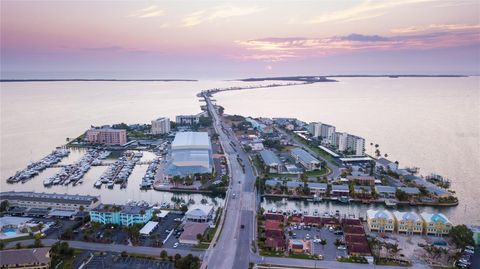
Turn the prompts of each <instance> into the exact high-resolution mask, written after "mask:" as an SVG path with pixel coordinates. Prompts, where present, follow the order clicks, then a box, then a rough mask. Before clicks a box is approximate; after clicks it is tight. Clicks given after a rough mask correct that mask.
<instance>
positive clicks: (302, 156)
mask: <svg viewBox="0 0 480 269" xmlns="http://www.w3.org/2000/svg"><path fill="white" fill-rule="evenodd" d="M290 154H291V155H292V157H293V159H294V160H295V161H296V162H297V163H300V164H301V165H302V166H303V167H304V168H305V170H307V171H312V170H315V169H318V168H320V161H319V160H317V159H316V158H315V157H313V156H312V155H311V154H310V153H308V152H306V151H305V150H303V149H301V148H294V149H292V151H291V152H290Z"/></svg>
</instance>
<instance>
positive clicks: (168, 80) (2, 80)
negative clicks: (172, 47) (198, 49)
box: [0, 78, 198, 82]
mask: <svg viewBox="0 0 480 269" xmlns="http://www.w3.org/2000/svg"><path fill="white" fill-rule="evenodd" d="M53 81H147V82H148V81H152V82H153V81H161V82H173V81H192V82H195V81H198V80H196V79H101V78H99V79H95V78H93V79H88V78H87V79H81V78H65V79H55V78H52V79H0V82H53Z"/></svg>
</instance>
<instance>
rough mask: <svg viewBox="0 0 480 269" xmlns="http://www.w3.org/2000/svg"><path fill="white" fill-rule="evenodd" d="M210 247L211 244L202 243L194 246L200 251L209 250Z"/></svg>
mask: <svg viewBox="0 0 480 269" xmlns="http://www.w3.org/2000/svg"><path fill="white" fill-rule="evenodd" d="M209 246H210V243H205V242H201V243H199V244H197V245H194V246H193V247H194V248H198V249H207V248H208V247H209Z"/></svg>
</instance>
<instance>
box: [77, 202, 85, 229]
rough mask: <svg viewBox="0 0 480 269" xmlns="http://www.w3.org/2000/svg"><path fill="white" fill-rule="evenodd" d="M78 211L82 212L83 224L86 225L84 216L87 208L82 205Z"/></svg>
mask: <svg viewBox="0 0 480 269" xmlns="http://www.w3.org/2000/svg"><path fill="white" fill-rule="evenodd" d="M78 211H80V214H82V224H84V223H85V214H83V212H84V211H85V207H84V206H83V205H81V206H80V207H79V208H78Z"/></svg>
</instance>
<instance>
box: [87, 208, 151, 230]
mask: <svg viewBox="0 0 480 269" xmlns="http://www.w3.org/2000/svg"><path fill="white" fill-rule="evenodd" d="M152 214H153V209H152V207H150V206H148V205H142V204H135V203H131V204H126V205H123V206H117V205H106V204H100V205H99V206H98V207H96V208H94V209H92V210H91V211H90V221H92V222H99V223H102V224H118V225H123V226H131V225H133V224H145V223H147V222H148V221H149V220H150V219H151V218H152Z"/></svg>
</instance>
